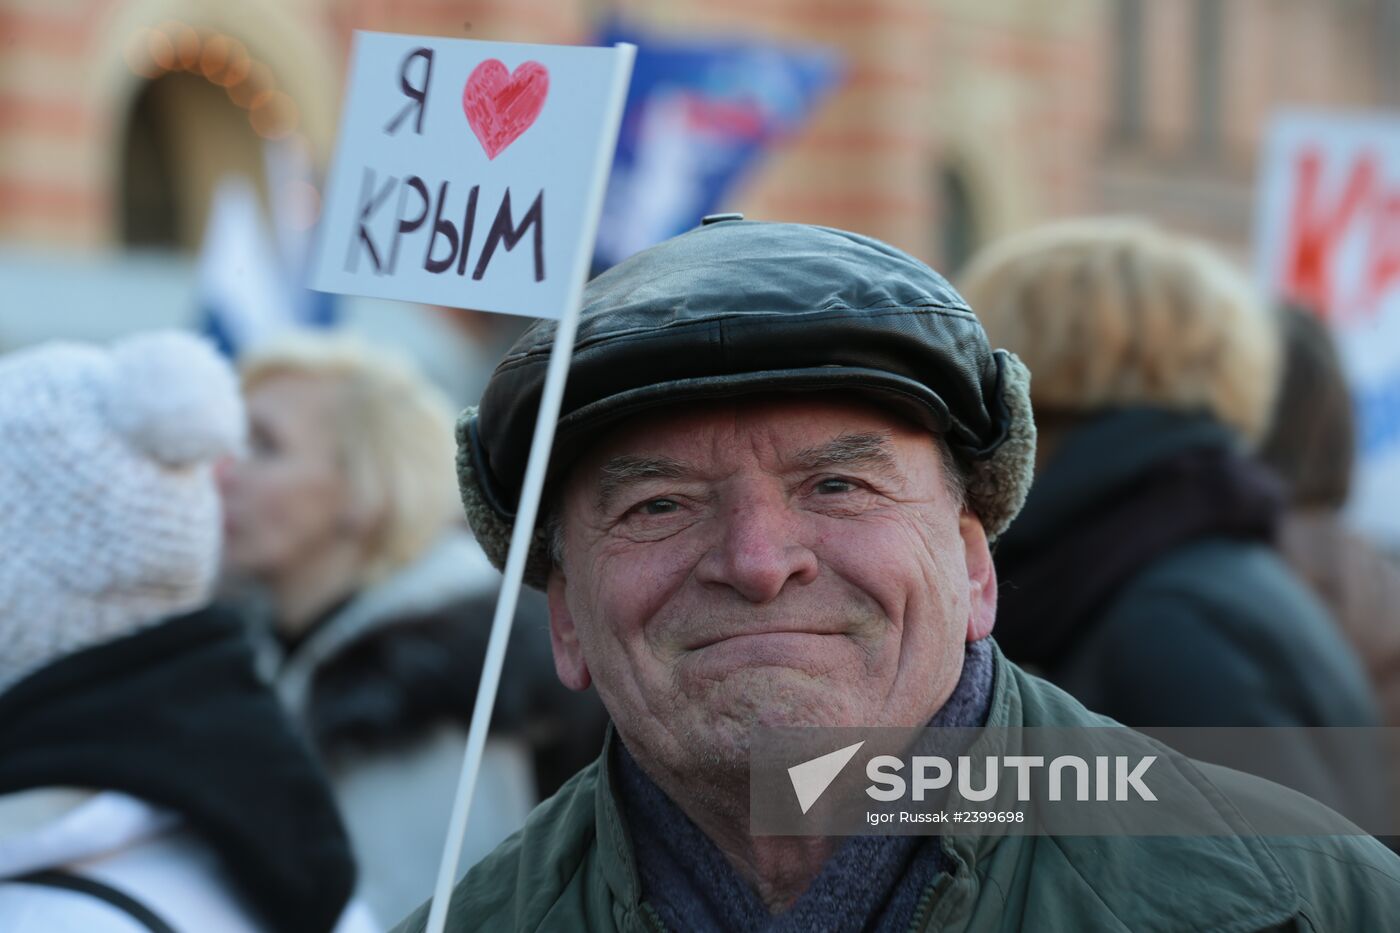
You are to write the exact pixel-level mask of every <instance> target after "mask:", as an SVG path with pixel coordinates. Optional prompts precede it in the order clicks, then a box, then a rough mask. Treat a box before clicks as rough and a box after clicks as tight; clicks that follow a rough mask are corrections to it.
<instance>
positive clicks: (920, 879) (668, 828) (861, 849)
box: [618, 641, 992, 933]
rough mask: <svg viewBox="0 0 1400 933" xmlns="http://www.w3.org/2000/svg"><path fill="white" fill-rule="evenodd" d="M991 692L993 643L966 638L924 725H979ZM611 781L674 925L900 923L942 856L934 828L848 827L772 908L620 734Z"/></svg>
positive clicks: (654, 892) (653, 894)
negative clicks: (855, 831) (854, 831)
mask: <svg viewBox="0 0 1400 933" xmlns="http://www.w3.org/2000/svg"><path fill="white" fill-rule="evenodd" d="M991 698H992V649H991V645H990V644H989V643H988V642H985V641H982V642H976V643H974V644H972V645H969V646H968V650H967V657H966V660H965V661H964V663H963V671H962V676H961V678H960V679H959V681H958V685H957V687H956V688H954V690H953V693H952V695H951V696H950V697H949V698H948V701H947V702H946V703H945V704H944V705H943V708H942V709H941V710H939V711H938V713H937V714H936V715H935V716H934V718H933V719H932V720H931V721H930V722H929V725H930V726H936V727H956V726H966V727H972V726H980V725H982V724H984V723H985V722H986V718H987V710H988V708H989V706H990V705H991ZM618 764H619V768H618V772H619V775H620V781H619V785H620V788H621V791H622V799H623V806H624V810H625V812H626V815H627V825H628V827H629V829H630V830H631V835H632V843H633V848H634V852H635V855H636V863H637V867H638V869H639V872H640V875H641V882H642V896H643V898H644V899H645V900H646V902H647V903H648V904H650V905H651V907H652V908H653V909H654V910H655V911H656V912H657V914H658V915H660V917H661V919H662V921H663V922H664V923H665V924H666V926H667V928H669V929H670V930H674V931H682V930H684V931H690V930H695V931H706V933H709V931H716V933H758V931H762V933H806V931H810V930H823V931H831V933H843V931H851V933H855V931H863V930H869V931H896V930H907V929H909V928H910V926H911V925H912V924H913V922H914V920H915V916H914V914H915V911H916V909H917V908H918V906H919V900H920V898H921V897H922V896H923V894H924V893H925V892H926V891H927V890H928V888H929V886H930V885H931V884H932V883H933V881H934V879H935V878H937V877H938V875H939V874H940V873H941V872H943V871H946V870H947V869H948V868H949V867H950V866H949V864H948V861H947V857H946V856H945V855H944V854H943V850H942V848H941V846H940V845H939V842H938V838H937V837H930V836H852V837H849V838H848V839H846V840H845V841H844V842H843V843H842V844H841V846H840V847H839V848H838V849H837V850H836V852H835V854H834V855H832V857H831V859H830V860H829V861H828V862H827V863H826V865H825V866H824V867H823V868H822V871H821V874H819V875H818V876H817V877H816V879H814V880H813V881H812V884H811V886H810V887H808V889H807V890H806V891H805V892H803V894H802V895H801V896H800V897H799V898H798V899H797V901H796V902H795V903H794V904H793V905H792V906H791V907H790V908H788V909H787V910H786V911H784V912H783V913H781V914H777V915H773V914H770V913H769V912H768V909H767V908H766V907H765V906H764V905H763V902H762V901H761V900H759V898H758V895H757V894H755V893H754V892H753V890H752V889H751V888H750V887H749V886H748V884H747V883H746V882H745V881H744V880H743V878H741V877H740V876H739V874H738V872H736V871H735V870H734V868H733V867H732V866H731V865H730V864H729V861H728V860H727V859H726V858H725V857H724V854H723V853H722V852H720V850H719V848H718V847H716V846H715V844H714V843H713V842H711V841H710V839H709V837H707V836H706V835H705V834H704V833H703V832H701V831H700V829H699V827H697V826H696V825H695V824H694V823H692V822H691V821H690V818H689V817H687V816H686V815H685V814H684V813H683V812H682V811H681V809H680V807H678V806H676V804H675V803H673V802H672V801H671V799H670V798H669V797H667V796H666V794H665V792H664V791H662V790H661V788H660V787H658V786H657V785H656V783H655V782H653V781H652V780H651V779H650V778H649V777H647V775H646V774H645V772H643V771H642V769H641V767H640V766H639V765H638V764H637V762H636V761H635V760H634V759H633V758H632V756H631V754H629V753H628V751H627V749H626V747H625V746H623V745H622V743H620V742H619V743H618Z"/></svg>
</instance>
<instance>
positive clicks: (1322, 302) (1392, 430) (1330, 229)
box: [1255, 112, 1400, 543]
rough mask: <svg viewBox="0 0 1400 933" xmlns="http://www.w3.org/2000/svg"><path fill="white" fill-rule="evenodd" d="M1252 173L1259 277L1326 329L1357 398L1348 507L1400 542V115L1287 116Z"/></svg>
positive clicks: (1381, 533)
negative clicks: (1256, 195)
mask: <svg viewBox="0 0 1400 933" xmlns="http://www.w3.org/2000/svg"><path fill="white" fill-rule="evenodd" d="M1259 177H1260V190H1259V200H1258V208H1257V215H1256V221H1257V227H1256V231H1255V232H1256V236H1255V244H1256V250H1257V252H1256V257H1255V259H1256V268H1257V273H1258V277H1259V281H1260V283H1261V284H1262V285H1263V287H1264V289H1265V291H1266V293H1267V294H1269V295H1270V296H1272V297H1274V298H1276V299H1285V300H1292V301H1296V302H1298V303H1300V304H1302V305H1304V306H1306V307H1309V308H1311V309H1313V310H1315V311H1316V312H1317V313H1318V314H1320V315H1322V316H1323V318H1324V319H1325V320H1326V321H1327V323H1328V324H1329V325H1330V326H1331V327H1332V331H1333V333H1334V334H1335V335H1336V338H1337V342H1338V345H1339V347H1340V348H1341V352H1342V356H1343V359H1344V360H1345V364H1346V367H1347V371H1348V376H1349V378H1350V380H1351V385H1352V394H1353V397H1354V399H1355V401H1356V415H1357V429H1358V437H1357V440H1358V448H1359V449H1358V451H1357V454H1358V468H1357V476H1356V478H1355V484H1354V486H1353V494H1352V503H1351V507H1352V510H1353V514H1354V517H1355V520H1356V522H1357V523H1358V524H1359V525H1361V526H1363V527H1365V528H1366V529H1368V530H1370V531H1372V532H1374V533H1376V534H1377V535H1379V536H1381V537H1383V538H1385V539H1387V540H1388V541H1390V542H1392V543H1400V117H1395V116H1386V115H1361V114H1350V115H1348V114H1323V113H1303V112H1298V113H1286V114H1283V115H1281V116H1280V117H1278V118H1277V119H1276V120H1275V121H1274V123H1273V126H1272V127H1271V129H1270V133H1269V136H1268V139H1267V141H1266V143H1265V147H1264V154H1263V160H1262V162H1261V165H1260V176H1259Z"/></svg>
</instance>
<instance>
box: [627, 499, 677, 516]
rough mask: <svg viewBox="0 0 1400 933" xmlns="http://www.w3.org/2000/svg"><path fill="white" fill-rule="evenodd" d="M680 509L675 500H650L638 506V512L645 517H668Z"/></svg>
mask: <svg viewBox="0 0 1400 933" xmlns="http://www.w3.org/2000/svg"><path fill="white" fill-rule="evenodd" d="M679 508H680V506H679V505H677V504H676V500H674V499H648V500H647V501H646V502H643V503H642V504H641V505H639V506H637V511H638V512H640V513H642V514H643V515H668V514H670V513H671V512H674V511H676V510H677V509H679Z"/></svg>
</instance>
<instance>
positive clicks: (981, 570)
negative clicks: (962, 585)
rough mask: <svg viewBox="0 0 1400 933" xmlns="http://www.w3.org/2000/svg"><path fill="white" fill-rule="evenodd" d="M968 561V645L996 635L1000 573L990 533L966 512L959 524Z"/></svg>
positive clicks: (973, 515)
mask: <svg viewBox="0 0 1400 933" xmlns="http://www.w3.org/2000/svg"><path fill="white" fill-rule="evenodd" d="M958 531H959V533H960V534H961V535H962V539H963V551H964V555H965V560H966V561H967V583H968V596H969V601H970V602H971V606H970V607H969V609H968V614H967V640H968V643H969V644H970V643H972V642H974V641H981V640H982V639H983V638H986V637H987V636H988V635H990V634H992V626H993V625H995V624H996V621H997V570H996V567H995V566H994V565H993V564H992V551H991V548H990V546H988V544H987V532H986V530H985V529H984V528H983V527H982V520H981V519H980V518H978V517H977V516H976V515H975V514H973V513H972V512H971V511H969V510H964V511H963V513H962V518H961V519H959V521H958Z"/></svg>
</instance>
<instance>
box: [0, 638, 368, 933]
mask: <svg viewBox="0 0 1400 933" xmlns="http://www.w3.org/2000/svg"><path fill="white" fill-rule="evenodd" d="M53 786H59V787H87V788H92V789H96V790H114V791H120V792H122V793H125V794H129V795H131V796H133V797H137V798H139V799H141V800H144V801H146V802H147V803H150V804H153V805H155V806H160V807H165V808H168V809H170V810H173V811H175V812H176V813H178V814H180V816H181V817H183V818H184V820H185V821H186V823H187V825H188V826H189V827H190V828H191V830H192V831H193V832H195V833H196V834H197V835H198V836H199V837H200V838H201V839H203V840H204V841H205V842H206V843H207V844H209V845H210V846H212V847H213V848H214V850H215V851H216V852H217V853H218V854H219V856H220V857H221V861H222V864H223V865H224V867H225V868H226V870H227V871H228V872H229V874H230V876H231V878H232V879H233V881H234V882H235V884H237V885H238V887H239V889H240V892H241V893H242V895H243V896H244V898H245V899H246V902H247V903H248V904H249V905H251V906H252V907H253V908H254V910H255V911H256V912H257V913H259V914H260V916H261V918H262V920H263V922H264V923H266V924H267V929H269V930H274V931H278V933H283V931H285V933H319V931H327V930H330V929H331V928H332V927H333V926H334V925H335V922H336V920H337V919H338V918H339V916H340V913H341V911H342V910H343V908H344V906H345V904H346V902H347V901H348V900H349V898H350V893H351V890H352V888H353V887H354V880H355V869H354V863H353V861H352V859H351V855H350V849H349V843H348V842H347V840H346V837H345V833H344V830H343V829H342V827H341V824H340V819H339V817H338V816H337V814H336V811H335V805H334V803H333V802H332V799H331V797H330V792H329V790H328V789H327V787H326V784H325V782H324V779H323V778H322V776H321V774H320V772H319V771H318V770H317V768H316V767H315V765H314V764H313V763H312V760H311V758H310V757H309V754H308V752H307V750H306V748H305V746H304V745H303V744H302V742H301V740H300V739H298V738H297V737H296V736H295V734H294V733H293V731H292V730H291V728H290V727H289V726H288V724H287V722H286V720H285V718H284V716H283V714H282V710H281V708H280V707H279V705H278V703H277V700H276V697H274V696H273V695H272V694H271V693H270V692H268V690H267V689H266V688H265V687H264V686H263V685H262V684H261V683H260V682H259V681H258V679H257V677H256V676H255V674H254V670H253V660H252V653H251V651H250V649H249V647H248V644H247V640H246V636H245V634H244V632H243V629H242V626H241V625H240V623H239V621H238V620H237V619H236V618H233V617H231V616H227V615H220V614H218V613H215V612H212V611H208V610H206V611H203V612H199V613H194V614H192V615H189V616H185V617H183V618H180V619H175V620H172V621H169V622H165V623H163V624H160V625H157V626H154V627H152V628H149V629H145V630H143V631H141V632H138V633H136V634H134V635H130V636H127V637H125V638H121V639H118V640H116V641H113V642H109V643H107V644H105V645H100V646H98V647H95V648H89V649H87V650H84V651H80V652H77V653H75V654H72V655H69V656H68V657H66V658H64V659H62V660H60V661H57V662H55V663H53V664H51V665H49V666H48V667H45V668H43V669H42V670H40V671H38V672H36V673H34V674H32V675H31V676H29V677H27V678H25V679H24V680H22V681H20V682H19V683H18V684H16V685H15V686H14V687H12V688H11V689H10V690H8V691H6V692H5V693H4V694H3V695H0V793H10V792H17V791H22V790H29V789H33V788H38V787H53Z"/></svg>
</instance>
